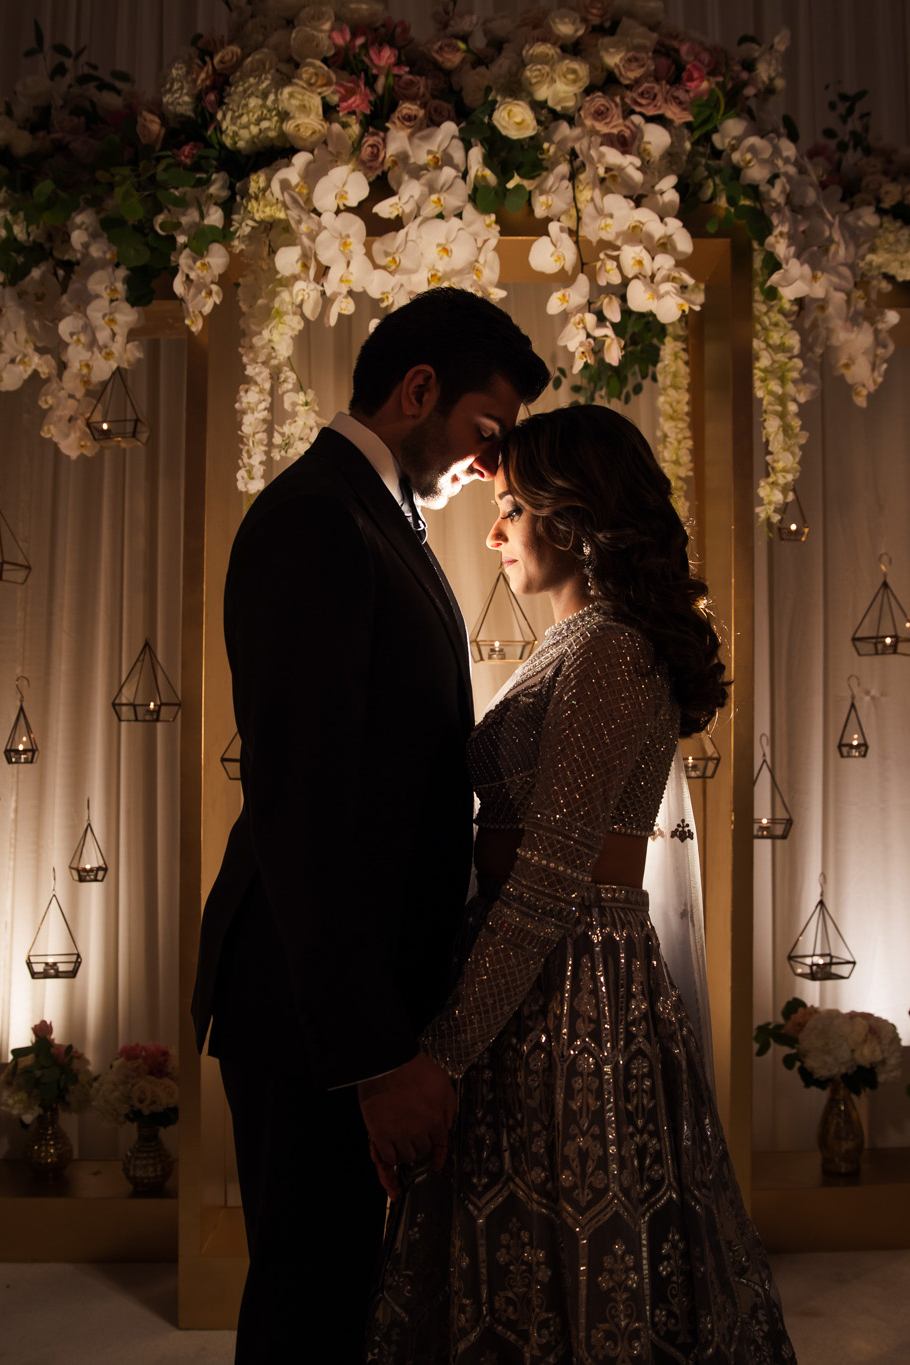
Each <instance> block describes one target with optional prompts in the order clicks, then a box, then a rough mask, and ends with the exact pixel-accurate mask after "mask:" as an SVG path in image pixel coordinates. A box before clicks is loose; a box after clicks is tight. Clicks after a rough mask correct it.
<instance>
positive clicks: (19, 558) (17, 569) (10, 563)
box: [0, 512, 32, 583]
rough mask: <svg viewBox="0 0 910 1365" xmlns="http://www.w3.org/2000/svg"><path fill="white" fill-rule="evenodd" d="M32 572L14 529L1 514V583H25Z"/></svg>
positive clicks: (0, 513)
mask: <svg viewBox="0 0 910 1365" xmlns="http://www.w3.org/2000/svg"><path fill="white" fill-rule="evenodd" d="M31 571H32V566H31V564H29V562H28V557H27V556H26V553H25V551H24V550H23V548H22V546H21V545H20V544H19V542H18V540H17V539H16V536H15V533H14V531H13V528H12V527H11V526H10V524H9V522H8V521H7V519H6V517H5V516H4V515H3V513H2V512H0V582H2V583H24V582H25V580H26V579H27V578H28V576H29V574H30V573H31Z"/></svg>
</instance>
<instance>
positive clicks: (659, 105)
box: [628, 78, 688, 118]
mask: <svg viewBox="0 0 910 1365" xmlns="http://www.w3.org/2000/svg"><path fill="white" fill-rule="evenodd" d="M666 94H667V87H666V86H665V85H664V83H663V81H655V80H651V79H648V78H646V79H645V80H641V81H636V83H635V84H634V85H633V86H632V89H631V90H630V91H629V93H628V100H629V103H630V104H631V106H632V108H633V109H637V110H638V112H639V113H640V114H644V115H645V117H646V118H654V117H655V115H657V114H662V113H663V112H664V109H665V107H666ZM687 107H688V106H687Z"/></svg>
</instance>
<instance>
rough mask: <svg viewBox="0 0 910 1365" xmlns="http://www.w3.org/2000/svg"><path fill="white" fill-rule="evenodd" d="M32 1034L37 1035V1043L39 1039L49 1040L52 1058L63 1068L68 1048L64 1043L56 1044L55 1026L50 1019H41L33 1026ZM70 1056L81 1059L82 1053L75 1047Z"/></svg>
mask: <svg viewBox="0 0 910 1365" xmlns="http://www.w3.org/2000/svg"><path fill="white" fill-rule="evenodd" d="M32 1033H33V1034H34V1035H35V1040H36V1041H37V1040H38V1039H39V1038H46V1039H47V1041H48V1042H49V1043H50V1045H51V1056H52V1057H53V1059H54V1061H55V1062H57V1063H58V1064H59V1065H61V1066H62V1065H63V1063H64V1062H65V1061H66V1048H65V1046H64V1045H63V1043H55V1042H54V1026H53V1024H52V1023H51V1022H50V1021H49V1020H48V1019H40V1020H39V1021H38V1023H37V1024H33V1025H32ZM70 1056H72V1057H81V1056H82V1053H81V1052H80V1051H79V1049H78V1048H75V1047H74V1048H73V1049H72V1051H71V1053H70Z"/></svg>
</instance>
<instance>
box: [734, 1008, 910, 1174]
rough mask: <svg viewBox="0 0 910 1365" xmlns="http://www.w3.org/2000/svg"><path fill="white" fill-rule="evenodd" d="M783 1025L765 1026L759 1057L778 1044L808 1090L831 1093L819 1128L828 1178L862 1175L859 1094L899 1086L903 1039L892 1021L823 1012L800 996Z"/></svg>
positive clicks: (786, 1010)
mask: <svg viewBox="0 0 910 1365" xmlns="http://www.w3.org/2000/svg"><path fill="white" fill-rule="evenodd" d="M781 1015H782V1019H783V1022H781V1023H778V1022H774V1021H771V1020H769V1021H768V1022H767V1023H765V1024H759V1025H758V1027H757V1028H756V1030H755V1034H754V1039H755V1043H756V1044H757V1046H756V1056H758V1057H762V1056H764V1054H765V1053H766V1052H768V1051H770V1048H771V1044H772V1043H777V1044H778V1045H779V1046H780V1047H784V1048H787V1049H788V1051H787V1053H786V1054H785V1056H784V1058H783V1063H784V1066H785V1067H786V1068H787V1070H788V1071H794V1070H795V1071H796V1072H797V1073H798V1075H799V1078H800V1080H801V1081H802V1083H803V1085H805V1086H817V1087H818V1089H819V1090H827V1092H828V1098H827V1100H826V1101H825V1107H824V1109H823V1110H822V1114H821V1118H820V1120H819V1125H818V1147H819V1151H820V1152H821V1154H822V1170H823V1171H824V1172H825V1174H826V1175H856V1174H857V1172H858V1171H859V1163H860V1157H861V1156H862V1153H863V1146H864V1136H863V1125H862V1120H861V1119H860V1116H859V1112H858V1110H857V1108H856V1105H855V1104H854V1103H853V1098H852V1096H853V1095H861V1094H862V1093H863V1091H864V1090H876V1089H877V1088H878V1086H879V1083H880V1082H882V1081H895V1080H897V1079H898V1077H899V1076H900V1071H901V1040H900V1035H899V1034H898V1031H897V1029H896V1028H895V1027H894V1025H893V1024H892V1023H890V1022H889V1021H888V1020H887V1019H880V1018H879V1016H878V1015H877V1014H867V1013H866V1012H865V1011H863V1010H847V1011H844V1010H823V1009H818V1008H816V1006H815V1005H807V1004H806V1003H805V1001H803V1000H799V999H798V998H796V997H795V996H794V998H793V999H792V1000H788V1001H787V1003H786V1005H784V1007H783V1009H782V1010H781Z"/></svg>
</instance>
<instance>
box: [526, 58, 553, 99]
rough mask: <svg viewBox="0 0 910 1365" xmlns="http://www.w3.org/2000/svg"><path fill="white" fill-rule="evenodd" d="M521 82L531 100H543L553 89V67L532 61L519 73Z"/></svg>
mask: <svg viewBox="0 0 910 1365" xmlns="http://www.w3.org/2000/svg"><path fill="white" fill-rule="evenodd" d="M521 83H522V85H523V86H524V88H525V90H527V92H528V94H529V95H530V96H531V99H532V100H545V99H546V98H547V95H549V93H550V91H551V90H552V89H553V69H552V67H550V66H546V65H545V64H544V63H543V62H534V63H533V64H532V65H531V66H526V67H525V69H524V71H523V72H522V73H521Z"/></svg>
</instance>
